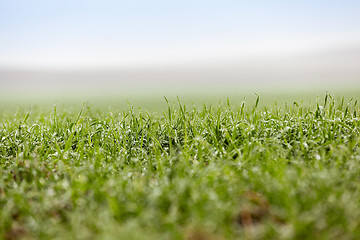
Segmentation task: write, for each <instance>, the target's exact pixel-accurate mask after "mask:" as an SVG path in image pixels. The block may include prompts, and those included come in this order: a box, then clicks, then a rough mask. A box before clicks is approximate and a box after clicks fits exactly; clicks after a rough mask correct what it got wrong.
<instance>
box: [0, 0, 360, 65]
mask: <svg viewBox="0 0 360 240" xmlns="http://www.w3.org/2000/svg"><path fill="white" fill-rule="evenodd" d="M359 12H360V1H358V0H341V1H340V0H336V1H335V0H303V1H289V0H286V1H285V0H283V1H281V0H274V1H268V0H251V1H241V0H236V1H235V0H234V1H232V0H228V1H226V0H224V1H211V0H208V1H205V0H204V1H196V0H192V1H190V0H181V1H169V0H167V1H165V0H164V1H161V0H152V1H145V0H131V1H130V0H128V1H127V0H123V1H121V0H120V1H115V0H114V1H111V0H98V1H93V0H86V1H85V0H31V1H29V0H0V68H1V69H30V70H31V69H37V70H39V69H40V70H48V69H57V70H58V69H91V70H93V69H131V68H141V67H154V66H169V65H170V66H171V65H179V64H194V63H204V62H217V61H237V60H244V59H252V58H275V57H279V56H280V57H284V56H292V55H301V54H305V53H306V54H310V53H316V52H321V51H328V50H338V49H352V48H358V47H359V46H360V14H359Z"/></svg>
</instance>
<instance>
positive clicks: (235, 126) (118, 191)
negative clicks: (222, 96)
mask: <svg viewBox="0 0 360 240" xmlns="http://www.w3.org/2000/svg"><path fill="white" fill-rule="evenodd" d="M215 102H216V101H215ZM161 106H162V107H160V108H157V109H156V110H149V109H141V108H139V107H137V106H132V105H131V104H129V105H128V106H127V107H125V108H121V109H120V108H116V107H115V108H114V107H112V108H109V107H108V106H107V107H99V106H90V105H88V104H84V105H83V106H82V107H80V108H79V109H76V108H75V109H74V108H70V107H68V108H67V107H61V109H60V108H59V107H58V105H57V106H54V108H53V109H51V110H48V109H45V110H43V109H42V108H41V107H40V108H32V109H31V110H26V108H25V110H24V109H22V110H18V111H5V110H4V111H3V112H2V114H1V115H0V238H4V239H189V240H202V239H214V240H215V239H359V238H360V133H359V132H360V118H359V115H360V108H359V104H358V102H357V99H356V98H353V99H352V98H345V99H344V98H339V97H333V96H331V95H329V94H326V95H324V96H322V97H321V98H317V99H313V100H312V101H310V102H309V101H284V102H281V103H276V102H274V101H273V102H271V104H262V99H259V97H255V98H252V99H250V100H246V99H245V101H236V102H232V101H230V100H223V101H221V102H217V103H211V104H204V105H202V104H192V103H187V102H183V101H182V100H181V99H180V100H176V99H171V100H170V99H169V100H167V99H166V98H165V99H164V100H162V105H161Z"/></svg>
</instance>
